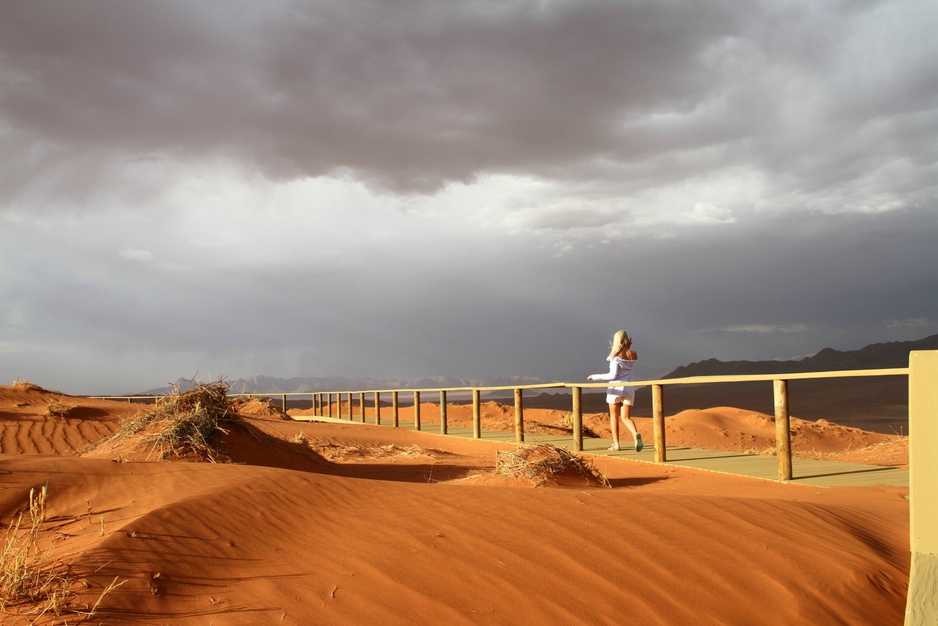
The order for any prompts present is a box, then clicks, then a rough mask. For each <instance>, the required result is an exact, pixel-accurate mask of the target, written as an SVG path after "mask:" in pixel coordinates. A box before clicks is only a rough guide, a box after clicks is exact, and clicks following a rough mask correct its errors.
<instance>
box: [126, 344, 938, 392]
mask: <svg viewBox="0 0 938 626" xmlns="http://www.w3.org/2000/svg"><path fill="white" fill-rule="evenodd" d="M912 350H938V335H932V336H931V337H926V338H924V339H919V340H916V341H894V342H889V343H874V344H871V345H868V346H866V347H865V348H862V349H860V350H847V351H840V350H834V349H832V348H824V349H823V350H821V351H820V352H818V353H817V354H814V355H812V356H808V357H804V358H800V359H792V360H775V361H720V360H717V359H707V360H706V361H698V362H696V363H691V364H689V365H682V366H681V367H678V368H677V369H675V370H673V371H672V372H670V373H669V374H666V375H665V376H664V377H663V378H684V377H686V376H721V375H733V374H788V373H794V372H820V371H827V370H856V369H881V368H892V367H908V365H909V352H911V351H912ZM191 382H192V381H190V380H188V379H185V378H180V379H179V380H177V381H176V385H177V386H178V387H179V389H180V390H183V391H185V390H186V389H188V388H189V385H190V383H191ZM196 382H205V381H198V380H197V381H196ZM228 382H229V384H230V385H231V390H230V393H256V394H274V393H312V392H315V391H356V390H359V389H436V388H443V389H453V388H456V387H502V386H505V387H508V386H515V385H537V384H543V383H549V382H553V381H549V380H545V379H542V378H535V377H530V376H502V377H498V378H485V379H464V378H450V377H446V376H433V377H424V378H415V379H411V380H396V379H384V378H355V379H352V378H343V377H326V378H275V377H272V376H252V377H250V378H239V379H237V380H235V381H228ZM171 391H173V389H172V387H171V386H167V387H160V388H158V389H150V390H149V391H145V392H143V393H142V394H141V395H164V394H167V393H170V392H171ZM508 393H510V392H508ZM494 395H498V394H494Z"/></svg>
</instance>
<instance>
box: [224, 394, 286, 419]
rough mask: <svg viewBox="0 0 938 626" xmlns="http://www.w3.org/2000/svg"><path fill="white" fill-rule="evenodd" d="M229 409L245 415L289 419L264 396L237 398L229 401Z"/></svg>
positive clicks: (271, 399)
mask: <svg viewBox="0 0 938 626" xmlns="http://www.w3.org/2000/svg"><path fill="white" fill-rule="evenodd" d="M231 407H232V410H234V411H235V412H236V413H243V414H245V415H277V416H279V417H282V418H283V419H289V418H288V417H287V416H286V414H284V412H283V409H282V408H280V407H279V406H275V405H274V399H273V398H268V397H266V396H237V397H235V398H232V399H231Z"/></svg>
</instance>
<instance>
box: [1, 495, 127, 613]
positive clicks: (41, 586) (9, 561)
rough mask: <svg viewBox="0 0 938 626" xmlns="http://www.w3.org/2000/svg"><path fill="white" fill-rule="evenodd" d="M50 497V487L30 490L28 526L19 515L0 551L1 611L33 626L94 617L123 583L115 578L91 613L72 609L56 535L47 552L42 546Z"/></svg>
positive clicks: (66, 575) (70, 588) (11, 525)
mask: <svg viewBox="0 0 938 626" xmlns="http://www.w3.org/2000/svg"><path fill="white" fill-rule="evenodd" d="M48 495H49V488H48V485H46V486H43V487H42V489H40V490H38V491H37V490H36V489H30V490H29V512H28V513H29V525H28V526H26V525H24V521H25V519H24V518H25V516H26V512H20V513H19V514H18V515H17V516H16V517H15V518H14V519H13V520H12V521H11V522H10V525H9V526H8V527H7V530H6V533H5V534H4V536H3V539H2V551H0V611H2V612H3V613H15V614H16V615H20V616H30V617H31V621H30V624H35V623H36V622H37V621H39V619H40V618H42V617H43V616H46V615H50V614H51V615H55V616H56V617H58V616H61V615H63V614H65V613H69V614H75V615H82V616H85V617H88V616H93V615H94V614H95V611H96V610H97V608H98V605H99V604H100V603H101V600H102V599H103V598H104V596H105V595H107V594H108V593H109V592H111V591H112V590H113V589H115V588H117V587H119V586H120V585H122V584H123V582H120V583H118V582H117V580H118V579H117V578H115V579H114V581H113V582H112V583H111V584H110V585H109V586H108V587H107V588H106V589H105V590H104V592H103V593H102V594H101V596H100V597H99V598H98V601H97V602H96V603H95V605H94V608H92V609H91V611H79V610H76V609H70V608H69V602H70V601H71V600H72V599H73V598H74V596H75V594H74V593H73V592H72V582H71V581H70V580H69V578H68V567H67V566H66V565H65V564H63V563H61V562H59V561H58V560H57V559H53V558H52V553H53V550H54V548H55V540H54V538H55V535H52V537H53V540H52V541H51V543H50V544H49V545H48V546H47V547H46V548H45V549H41V548H40V545H39V544H40V542H39V535H40V532H41V529H42V525H43V524H44V523H45V521H46V499H47V498H48ZM102 523H103V522H102ZM85 586H87V585H85ZM86 608H87V606H86ZM53 623H54V620H53Z"/></svg>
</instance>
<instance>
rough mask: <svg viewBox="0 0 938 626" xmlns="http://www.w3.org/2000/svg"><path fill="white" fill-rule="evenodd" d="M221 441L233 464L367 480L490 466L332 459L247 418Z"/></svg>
mask: <svg viewBox="0 0 938 626" xmlns="http://www.w3.org/2000/svg"><path fill="white" fill-rule="evenodd" d="M222 445H223V446H224V449H225V450H226V454H227V455H228V457H229V458H230V459H231V463H233V464H236V465H238V464H244V465H257V466H262V467H274V468H279V469H286V470H294V471H300V472H312V473H317V474H327V475H330V476H343V477H348V478H366V479H370V480H389V481H397V482H411V483H430V482H446V481H451V480H458V479H461V478H466V477H467V476H470V475H473V474H478V473H479V472H481V471H485V470H489V469H491V468H489V467H475V466H466V465H452V464H447V463H400V464H398V463H380V462H371V461H370V462H365V463H334V462H332V461H329V460H328V459H326V458H324V457H323V456H322V455H321V454H318V453H317V452H316V451H314V450H312V449H311V448H310V447H309V445H307V443H305V442H300V441H297V442H294V441H286V440H284V439H280V438H278V437H274V436H272V435H270V434H268V433H266V432H264V431H263V430H262V429H260V428H257V427H256V426H254V425H253V424H250V423H247V422H238V423H236V424H234V425H233V426H232V427H231V428H230V430H229V432H228V434H227V435H224V436H223V437H222Z"/></svg>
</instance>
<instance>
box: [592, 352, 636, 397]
mask: <svg viewBox="0 0 938 626" xmlns="http://www.w3.org/2000/svg"><path fill="white" fill-rule="evenodd" d="M607 360H608V361H609V372H608V373H606V374H593V376H592V379H593V380H608V381H609V382H613V383H630V382H632V371H633V370H634V368H635V361H628V360H626V359H623V358H621V357H618V356H617V357H613V358H611V359H607ZM634 401H635V387H617V386H614V387H609V389H607V390H606V402H607V403H608V404H615V403H617V402H625V403H626V404H632V402H634Z"/></svg>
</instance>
